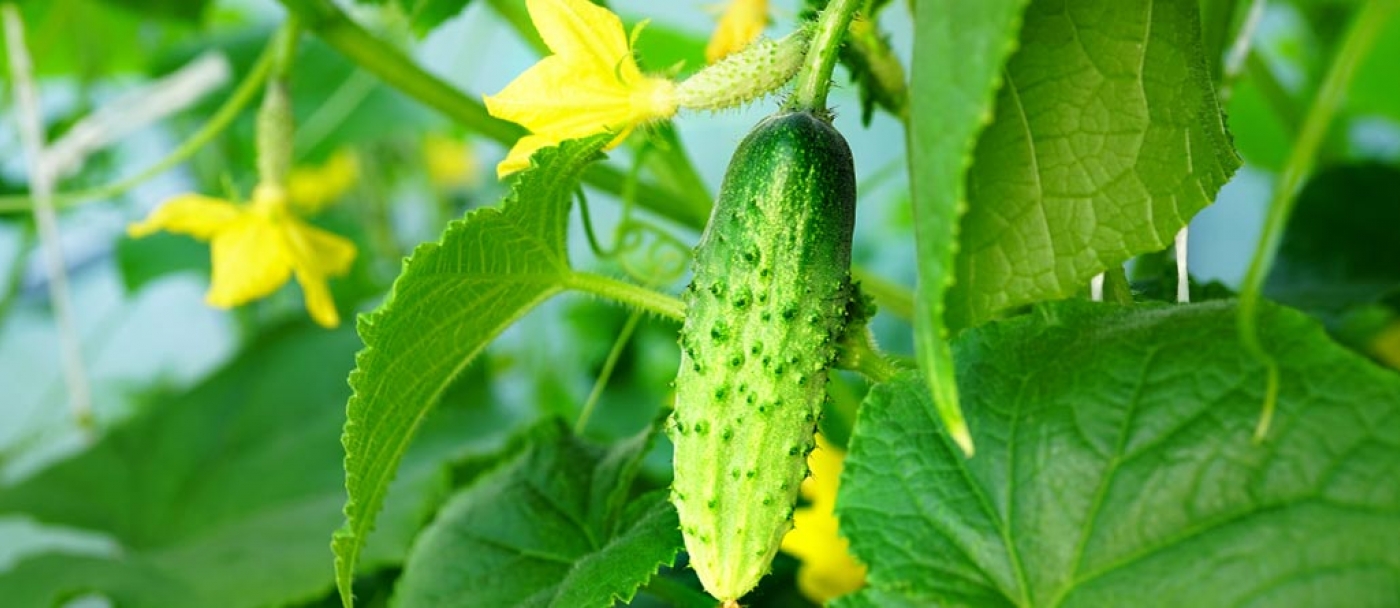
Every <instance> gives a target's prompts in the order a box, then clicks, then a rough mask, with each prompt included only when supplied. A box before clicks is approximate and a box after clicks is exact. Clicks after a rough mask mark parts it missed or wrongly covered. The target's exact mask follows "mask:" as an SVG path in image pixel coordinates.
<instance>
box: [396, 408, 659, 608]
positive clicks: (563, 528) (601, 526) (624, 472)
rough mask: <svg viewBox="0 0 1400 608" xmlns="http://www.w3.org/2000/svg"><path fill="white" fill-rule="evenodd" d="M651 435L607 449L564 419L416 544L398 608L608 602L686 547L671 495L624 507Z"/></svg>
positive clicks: (627, 596) (465, 494) (624, 596)
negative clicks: (582, 436)
mask: <svg viewBox="0 0 1400 608" xmlns="http://www.w3.org/2000/svg"><path fill="white" fill-rule="evenodd" d="M652 430H653V429H650V428H649V429H647V430H645V431H643V432H642V433H641V434H639V435H637V436H635V437H633V438H632V439H630V440H627V441H623V442H621V443H619V444H618V445H617V446H615V447H613V448H612V449H610V450H606V451H605V450H603V449H601V448H597V447H594V446H592V445H589V444H586V443H583V442H582V441H580V440H579V439H577V438H576V437H574V436H573V435H572V434H570V433H569V431H568V430H567V429H566V428H564V427H563V425H562V424H561V423H560V422H558V421H557V420H550V421H547V422H546V423H544V424H543V425H541V426H540V427H539V428H537V429H536V430H535V432H534V433H532V434H531V435H530V436H529V442H528V447H527V448H526V449H525V450H524V451H523V452H522V453H521V454H520V455H519V456H518V457H516V458H515V459H514V460H512V461H510V462H509V463H507V464H504V465H502V466H501V467H500V468H499V469H497V470H496V471H494V472H493V473H491V474H490V475H488V476H486V477H484V478H482V479H480V480H479V481H478V482H477V483H476V484H475V485H473V486H471V487H469V488H467V489H465V490H463V491H462V492H461V493H459V494H458V495H457V496H455V497H454V498H453V499H452V500H451V502H449V503H448V505H447V506H446V507H444V508H443V510H442V512H441V513H439V516H438V520H437V521H436V522H434V523H433V524H432V525H431V526H429V527H428V528H427V529H426V530H424V532H423V534H422V536H420V537H419V540H418V542H417V544H415V545H414V548H413V552H412V553H411V554H410V556H409V559H408V562H407V564H406V565H405V567H404V575H403V579H402V580H401V581H400V583H399V585H398V588H397V590H396V596H395V601H396V603H398V604H399V605H401V606H441V607H449V606H463V607H468V606H567V607H569V608H574V607H584V606H603V607H606V606H612V605H613V602H614V600H623V601H629V600H631V598H632V595H633V594H634V593H635V592H636V590H637V588H638V587H639V586H641V585H642V584H644V583H646V582H647V580H648V579H650V578H651V576H652V575H653V574H654V573H655V572H656V570H657V568H658V567H660V566H663V565H666V566H669V565H671V563H672V562H673V560H674V559H675V556H676V554H677V553H679V552H680V549H681V536H680V523H679V522H678V521H677V520H676V511H675V508H674V507H672V506H671V504H670V502H668V501H667V500H666V496H665V493H664V492H653V493H651V494H647V495H644V496H642V497H640V498H638V499H636V500H634V501H628V496H629V492H630V490H631V488H632V481H633V478H634V477H635V476H636V472H637V467H638V464H639V463H640V462H641V458H642V456H643V455H645V453H646V451H647V446H648V445H649V444H650V442H651V437H652V434H653V433H652Z"/></svg>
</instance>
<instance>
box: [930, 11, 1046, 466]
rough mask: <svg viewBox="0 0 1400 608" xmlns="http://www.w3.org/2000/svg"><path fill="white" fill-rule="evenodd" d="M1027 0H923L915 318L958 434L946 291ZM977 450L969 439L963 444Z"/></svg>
mask: <svg viewBox="0 0 1400 608" xmlns="http://www.w3.org/2000/svg"><path fill="white" fill-rule="evenodd" d="M1025 4H1026V0H987V1H983V2H959V1H956V0H925V1H924V2H922V3H920V4H919V6H918V11H916V15H915V23H914V61H913V63H912V65H911V68H910V69H911V74H910V82H909V87H910V95H911V98H912V99H916V100H918V102H917V104H914V106H913V107H912V110H911V112H910V116H909V130H908V132H907V134H908V146H909V188H910V194H911V196H912V199H913V206H914V232H915V236H916V237H917V243H916V244H917V249H918V255H919V284H918V293H917V294H916V299H915V306H916V308H917V314H916V315H915V318H914V321H915V323H914V325H915V343H916V345H917V346H918V351H919V367H920V368H921V369H922V370H924V374H925V377H926V378H927V379H928V382H929V389H930V390H931V391H932V392H933V396H934V398H933V402H934V404H936V405H937V407H938V408H939V411H940V412H942V416H943V419H944V420H945V421H946V423H947V424H948V426H949V427H950V428H952V429H954V433H955V434H956V435H958V436H962V437H966V436H967V429H966V425H965V424H964V423H963V419H962V413H961V412H960V411H959V407H958V392H957V385H956V384H955V383H954V380H953V360H952V354H951V353H950V352H949V351H948V343H947V341H946V334H947V330H946V326H945V324H944V299H945V297H946V294H947V291H948V287H949V286H951V285H952V284H953V278H954V269H953V259H954V255H955V254H956V253H957V251H958V221H959V220H958V218H959V217H961V215H962V213H963V211H964V210H965V209H966V206H967V203H966V201H967V194H968V193H967V190H966V188H965V187H964V184H965V182H964V174H965V172H966V171H967V169H968V166H969V165H970V164H971V163H972V150H973V145H974V143H975V142H976V141H977V135H978V133H980V132H981V130H982V128H983V126H985V125H986V123H987V120H989V118H990V116H991V106H992V101H993V98H994V94H995V92H996V89H997V87H998V86H1000V83H1001V78H1002V64H1003V63H1004V62H1005V60H1006V57H1007V55H1009V54H1010V53H1011V51H1012V50H1013V49H1014V48H1015V46H1016V32H1017V30H1018V29H1019V28H1020V20H1021V11H1022V9H1023V8H1024V6H1025ZM964 447H965V448H966V449H968V450H971V447H972V446H971V444H970V443H969V444H968V445H966V446H964Z"/></svg>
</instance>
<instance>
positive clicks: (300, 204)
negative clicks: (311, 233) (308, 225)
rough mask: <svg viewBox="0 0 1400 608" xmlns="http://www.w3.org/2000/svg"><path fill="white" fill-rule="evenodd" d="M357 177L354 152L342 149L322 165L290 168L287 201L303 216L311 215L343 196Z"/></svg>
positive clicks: (357, 171) (357, 166) (358, 169)
mask: <svg viewBox="0 0 1400 608" xmlns="http://www.w3.org/2000/svg"><path fill="white" fill-rule="evenodd" d="M359 178H360V161H359V159H357V158H356V157H355V151H354V150H351V149H349V148H341V149H339V150H337V151H336V152H335V154H333V155H331V157H330V158H329V159H327V160H326V164H324V165H321V166H319V167H297V168H295V169H292V172H291V173H290V174H289V175H287V200H288V201H290V202H291V204H292V207H294V208H296V210H297V212H299V213H301V214H302V215H313V214H316V213H319V212H320V211H321V210H322V209H325V208H326V207H327V206H328V205H330V204H331V203H333V202H335V201H336V200H337V199H339V198H340V197H341V196H344V195H345V193H346V192H348V191H349V190H350V188H351V186H354V185H355V180H357V179H359Z"/></svg>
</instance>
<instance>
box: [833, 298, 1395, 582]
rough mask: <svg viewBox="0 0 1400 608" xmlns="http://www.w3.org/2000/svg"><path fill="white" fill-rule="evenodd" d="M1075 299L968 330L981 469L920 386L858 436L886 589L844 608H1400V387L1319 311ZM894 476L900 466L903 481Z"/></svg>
mask: <svg viewBox="0 0 1400 608" xmlns="http://www.w3.org/2000/svg"><path fill="white" fill-rule="evenodd" d="M1235 318H1236V312H1235V308H1234V304H1233V303H1232V302H1229V301H1217V302H1211V303H1207V304H1197V305H1189V306H1171V307H1164V306H1147V305H1139V306H1137V307H1120V306H1117V305H1109V304H1097V305H1092V304H1087V303H1067V304H1063V305H1052V306H1048V307H1046V308H1043V309H1042V310H1041V311H1040V312H1039V313H1038V314H1032V315H1028V316H1024V317H1019V318H1017V319H1014V320H1010V321H1005V322H995V323H992V324H989V325H986V326H983V327H981V328H978V329H975V330H970V331H968V332H965V333H964V334H963V335H962V336H961V337H960V338H959V339H958V340H957V342H956V345H955V348H954V353H955V355H956V356H957V358H958V359H957V360H958V372H959V373H958V377H959V379H960V380H961V388H962V392H963V395H964V397H965V404H966V405H967V407H968V412H969V414H970V418H971V423H972V429H973V432H974V437H975V438H976V441H977V445H978V448H979V449H978V453H977V457H976V458H972V459H966V458H964V457H963V456H962V454H961V452H960V451H959V450H958V449H957V447H956V446H955V445H954V444H953V442H952V441H951V440H950V439H949V438H948V436H947V434H946V432H945V431H943V430H942V429H941V428H940V426H939V424H938V422H937V420H936V419H934V418H931V417H930V416H929V415H928V414H927V413H926V411H927V407H928V406H927V404H926V403H925V402H926V401H927V400H928V396H927V393H926V392H925V391H924V390H922V388H923V387H922V383H921V381H920V380H919V378H918V377H917V376H916V375H914V374H912V373H906V374H904V375H902V376H900V377H898V378H896V379H895V380H893V381H890V382H887V383H885V384H881V385H879V386H877V387H876V388H875V389H874V390H873V391H872V392H871V394H870V395H869V397H868V398H867V400H866V403H865V404H864V406H863V407H862V409H861V413H860V417H859V420H857V422H856V427H855V433H854V435H853V439H852V441H851V445H850V450H851V451H850V455H849V457H848V458H847V461H846V467H845V470H844V472H843V475H842V480H841V492H840V496H839V499H838V505H837V510H838V513H839V515H840V518H841V526H842V530H843V531H845V533H846V534H848V535H849V538H850V539H851V546H852V550H853V551H854V553H855V555H856V556H857V557H858V558H859V559H861V560H862V561H864V562H865V563H866V564H868V565H869V566H870V575H869V583H870V588H869V589H868V590H866V591H864V592H862V593H861V594H859V595H857V596H852V597H848V598H846V599H845V600H844V601H842V602H841V605H842V606H848V607H849V606H900V605H934V604H943V603H946V604H948V605H967V606H1022V607H1025V606H1121V605H1134V606H1240V605H1269V606H1318V605H1336V604H1344V605H1348V606H1384V605H1393V604H1394V603H1395V602H1396V601H1397V600H1400V588H1397V587H1396V585H1395V584H1394V583H1395V580H1396V573H1397V572H1400V553H1397V552H1396V550H1395V547H1396V546H1397V545H1396V543H1397V542H1400V484H1396V483H1395V479H1394V471H1395V467H1396V466H1397V464H1400V377H1397V376H1396V374H1395V373H1394V372H1392V371H1389V370H1384V369H1381V368H1380V367H1378V366H1376V365H1375V364H1374V363H1372V362H1370V361H1368V360H1366V359H1365V358H1363V357H1361V356H1360V355H1358V354H1356V353H1354V352H1351V351H1349V350H1347V349H1345V348H1343V347H1341V346H1340V345H1338V344H1336V343H1335V342H1334V341H1333V340H1332V339H1331V338H1330V337H1329V336H1327V334H1326V333H1325V332H1324V331H1323V330H1322V327H1321V326H1320V324H1318V323H1317V322H1316V321H1315V320H1312V319H1309V318H1307V317H1305V316H1303V315H1302V314H1300V313H1298V312H1295V311H1290V310H1287V309H1282V308H1268V309H1266V310H1265V311H1264V313H1263V314H1262V315H1261V318H1260V329H1261V333H1262V334H1263V335H1264V336H1265V339H1266V342H1267V343H1268V344H1269V346H1270V347H1271V348H1272V349H1274V350H1273V352H1276V353H1278V354H1279V356H1280V358H1279V360H1280V361H1281V362H1283V361H1286V363H1283V365H1284V370H1283V372H1284V373H1283V378H1285V380H1284V384H1283V387H1282V389H1281V392H1280V393H1279V401H1278V414H1277V416H1278V417H1277V418H1276V419H1275V426H1274V430H1273V432H1271V433H1270V435H1269V439H1268V441H1267V442H1265V443H1262V444H1260V443H1256V442H1254V441H1252V440H1251V435H1252V433H1253V428H1254V425H1255V423H1256V422H1257V418H1258V415H1259V401H1260V398H1261V396H1262V390H1263V387H1262V386H1261V385H1260V384H1259V383H1257V382H1252V381H1251V380H1253V379H1256V378H1258V377H1260V375H1261V374H1262V373H1263V368H1262V366H1261V365H1260V364H1259V363H1258V362H1256V361H1255V360H1254V359H1253V357H1251V356H1250V355H1249V354H1248V353H1247V352H1245V350H1244V349H1243V347H1241V346H1240V345H1239V343H1238V342H1237V341H1236V340H1235V339H1234V336H1235V335H1236V331H1237V330H1236V327H1235ZM892 463H898V464H897V465H893V464H892Z"/></svg>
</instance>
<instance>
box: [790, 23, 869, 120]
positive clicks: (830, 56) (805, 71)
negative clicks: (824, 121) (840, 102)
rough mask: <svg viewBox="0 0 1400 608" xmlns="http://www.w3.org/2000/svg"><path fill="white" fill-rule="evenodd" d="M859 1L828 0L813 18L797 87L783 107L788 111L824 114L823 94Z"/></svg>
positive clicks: (828, 84) (829, 81)
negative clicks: (811, 30) (810, 35)
mask: <svg viewBox="0 0 1400 608" xmlns="http://www.w3.org/2000/svg"><path fill="white" fill-rule="evenodd" d="M860 6H861V0H831V2H829V3H828V4H827V5H826V10H824V11H822V14H821V16H819V17H818V18H817V27H816V30H815V31H814V32H813V33H812V44H811V47H809V48H808V50H807V59H806V60H805V62H804V63H803V65H802V70H801V71H800V72H798V73H797V85H796V87H795V88H794V89H793V91H792V97H791V98H790V99H789V100H788V104H787V107H788V109H790V110H807V111H811V112H819V113H820V112H825V111H826V94H827V92H828V91H830V90H831V71H832V70H833V69H835V68H836V60H837V58H838V57H839V56H840V53H841V43H842V41H843V40H844V39H845V37H846V29H847V28H848V27H850V25H851V19H853V18H855V15H856V11H857V10H859V9H860Z"/></svg>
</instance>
